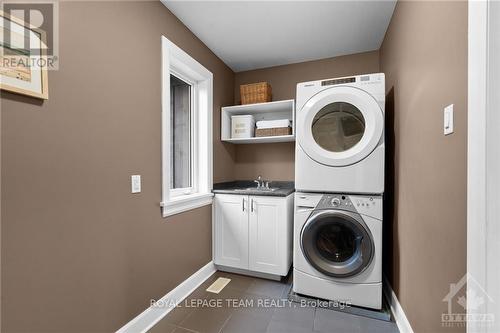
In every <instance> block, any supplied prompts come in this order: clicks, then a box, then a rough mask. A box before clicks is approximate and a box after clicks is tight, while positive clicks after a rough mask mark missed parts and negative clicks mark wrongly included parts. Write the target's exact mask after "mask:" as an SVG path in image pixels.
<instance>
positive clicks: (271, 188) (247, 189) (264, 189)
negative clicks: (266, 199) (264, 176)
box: [233, 187, 279, 192]
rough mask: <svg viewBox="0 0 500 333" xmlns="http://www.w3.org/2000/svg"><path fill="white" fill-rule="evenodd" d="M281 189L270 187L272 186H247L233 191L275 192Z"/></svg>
mask: <svg viewBox="0 0 500 333" xmlns="http://www.w3.org/2000/svg"><path fill="white" fill-rule="evenodd" d="M276 190H279V188H277V187H270V188H265V187H261V188H258V187H247V188H235V189H234V190H233V191H236V192H273V191H276Z"/></svg>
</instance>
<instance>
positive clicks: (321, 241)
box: [293, 193, 382, 309]
mask: <svg viewBox="0 0 500 333" xmlns="http://www.w3.org/2000/svg"><path fill="white" fill-rule="evenodd" d="M293 255H294V257H293V291H294V292H296V293H298V294H302V295H307V296H313V297H318V298H322V299H328V300H333V301H339V302H344V303H347V304H351V305H357V306H362V307H367V308H373V309H381V308H382V197H381V196H363V195H343V194H316V193H296V194H295V221H294V244H293Z"/></svg>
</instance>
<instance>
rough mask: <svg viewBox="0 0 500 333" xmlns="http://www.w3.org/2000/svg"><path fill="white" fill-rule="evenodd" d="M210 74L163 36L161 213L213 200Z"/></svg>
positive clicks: (167, 214) (179, 211) (194, 206)
mask: <svg viewBox="0 0 500 333" xmlns="http://www.w3.org/2000/svg"><path fill="white" fill-rule="evenodd" d="M212 85H213V75H212V73H211V72H210V71H208V70H207V69H206V68H205V67H203V66H202V65H201V64H200V63H198V62H197V61H196V60H194V59H193V58H192V57H190V56H189V55H188V54H187V53H185V52H184V51H182V50H181V49H180V48H179V47H177V46H176V45H175V44H173V43H172V42H170V41H169V40H168V39H167V38H165V37H162V155H163V156H162V165H163V167H162V169H163V184H162V188H163V200H162V207H163V216H170V215H174V214H178V213H181V212H183V211H186V210H190V209H193V208H197V207H201V206H204V205H208V204H211V203H212V197H213V195H212V193H211V191H212Z"/></svg>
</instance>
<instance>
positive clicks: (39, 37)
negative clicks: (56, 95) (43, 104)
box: [0, 11, 49, 100]
mask: <svg viewBox="0 0 500 333" xmlns="http://www.w3.org/2000/svg"><path fill="white" fill-rule="evenodd" d="M7 34H9V36H7ZM46 41H47V38H46V33H45V32H44V31H43V30H41V29H37V28H34V27H32V26H30V25H29V24H27V23H26V22H23V21H22V20H20V19H18V18H16V17H13V16H10V15H8V14H6V13H4V12H3V11H0V89H1V90H5V91H9V92H13V93H16V94H21V95H26V96H30V97H35V98H39V99H44V100H47V99H48V98H49V87H48V73H47V72H48V71H47V67H48V62H47V51H46V47H45V46H46ZM26 44H27V45H28V47H26V46H25V45H26ZM33 45H35V47H32V46H33Z"/></svg>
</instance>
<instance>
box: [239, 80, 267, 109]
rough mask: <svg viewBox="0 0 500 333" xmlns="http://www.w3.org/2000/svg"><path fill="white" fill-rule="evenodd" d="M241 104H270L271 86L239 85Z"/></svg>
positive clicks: (257, 84)
mask: <svg viewBox="0 0 500 333" xmlns="http://www.w3.org/2000/svg"><path fill="white" fill-rule="evenodd" d="M240 95H241V104H253V103H265V102H271V99H272V90H271V85H270V84H269V83H267V82H259V83H251V84H242V85H240Z"/></svg>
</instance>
